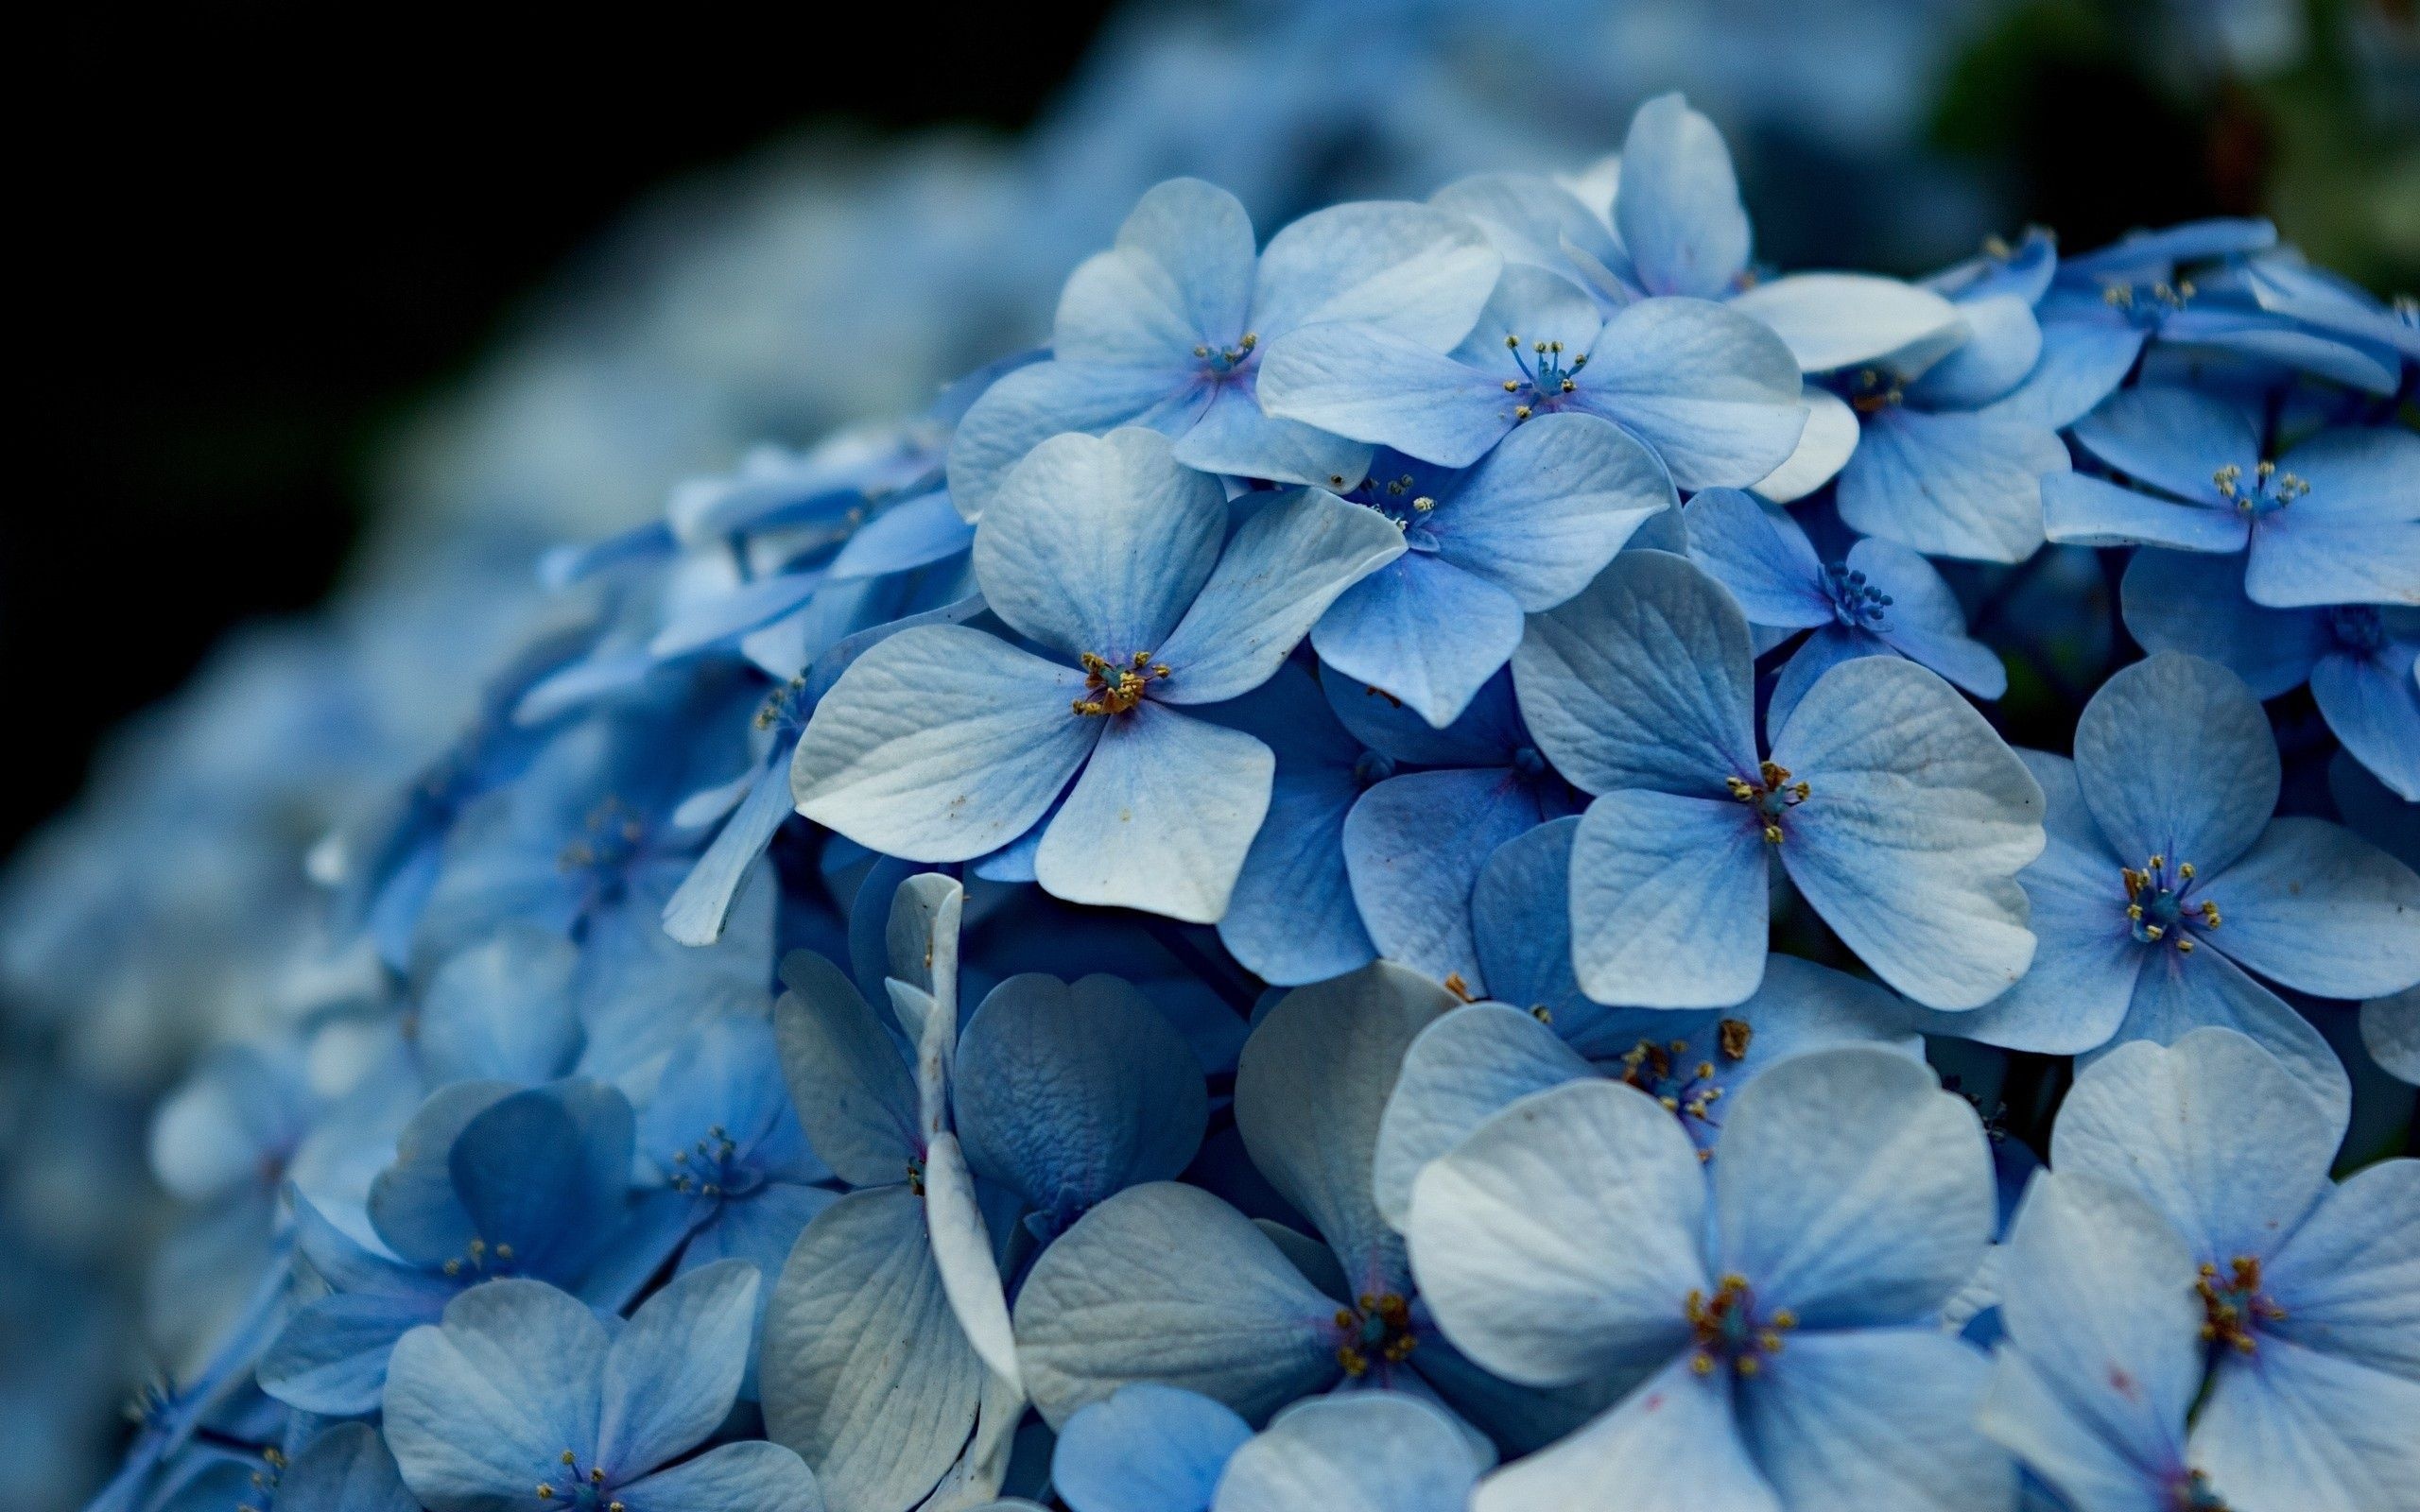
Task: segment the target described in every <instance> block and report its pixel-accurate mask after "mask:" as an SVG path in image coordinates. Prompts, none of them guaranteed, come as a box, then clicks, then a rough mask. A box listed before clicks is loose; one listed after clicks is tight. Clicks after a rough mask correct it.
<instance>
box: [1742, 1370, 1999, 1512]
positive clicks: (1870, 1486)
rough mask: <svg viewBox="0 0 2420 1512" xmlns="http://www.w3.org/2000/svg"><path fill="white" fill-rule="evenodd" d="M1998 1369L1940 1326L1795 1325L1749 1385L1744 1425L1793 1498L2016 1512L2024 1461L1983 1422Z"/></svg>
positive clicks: (1874, 1506)
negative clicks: (1980, 1412) (2018, 1463)
mask: <svg viewBox="0 0 2420 1512" xmlns="http://www.w3.org/2000/svg"><path fill="white" fill-rule="evenodd" d="M1990 1374H1991V1362H1990V1360H1989V1359H1987V1358H1986V1357H1985V1356H1984V1354H1983V1352H1982V1351H1981V1350H1979V1349H1976V1348H1975V1347H1974V1346H1973V1345H1971V1344H1968V1343H1967V1342H1966V1341H1965V1340H1963V1339H1961V1338H1959V1337H1957V1336H1956V1335H1954V1334H1949V1333H1944V1332H1941V1331H1940V1330H1938V1329H1934V1328H1912V1329H1871V1330H1858V1331H1855V1332H1844V1333H1808V1334H1794V1335H1791V1336H1790V1337H1789V1340H1788V1342H1787V1344H1786V1345H1785V1347H1784V1349H1783V1350H1782V1353H1781V1356H1780V1358H1778V1359H1776V1360H1774V1361H1773V1362H1772V1366H1771V1368H1769V1369H1768V1370H1766V1371H1764V1372H1763V1373H1762V1374H1759V1375H1758V1376H1757V1377H1756V1378H1755V1380H1753V1381H1749V1382H1746V1383H1742V1384H1741V1386H1740V1387H1739V1398H1738V1400H1739V1417H1740V1425H1739V1426H1740V1432H1741V1434H1742V1435H1743V1436H1744V1437H1745V1438H1746V1439H1747V1441H1748V1450H1749V1452H1750V1453H1751V1454H1752V1455H1754V1456H1755V1461H1756V1468H1757V1469H1760V1470H1762V1471H1764V1473H1765V1478H1766V1479H1767V1480H1769V1481H1771V1482H1772V1485H1773V1488H1774V1489H1775V1490H1777V1491H1779V1492H1780V1493H1781V1494H1782V1496H1783V1497H1784V1499H1786V1500H1787V1501H1788V1503H1789V1504H1790V1505H1792V1506H1805V1507H1819V1506H1840V1507H1856V1508H1858V1512H2009V1509H2011V1508H2013V1507H2014V1505H2015V1504H2016V1469H2015V1467H2014V1465H2013V1464H2012V1463H2011V1462H2010V1460H2009V1457H2008V1455H2007V1453H2006V1452H2003V1451H2002V1450H2001V1449H2000V1448H1999V1447H1998V1446H1997V1445H1996V1444H1994V1443H1992V1442H1991V1441H1990V1440H1989V1439H1986V1438H1984V1437H1983V1436H1982V1435H1980V1434H1978V1433H1977V1432H1976V1431H1975V1413H1976V1409H1977V1408H1978V1407H1979V1406H1980V1405H1981V1402H1982V1399H1983V1391H1984V1386H1985V1384H1986V1383H1987V1381H1988V1380H1989V1378H1990Z"/></svg>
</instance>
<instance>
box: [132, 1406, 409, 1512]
mask: <svg viewBox="0 0 2420 1512" xmlns="http://www.w3.org/2000/svg"><path fill="white" fill-rule="evenodd" d="M315 1424H316V1419H314V1418H311V1417H307V1416H297V1417H295V1418H294V1419H293V1421H292V1422H291V1423H290V1424H289V1425H288V1428H287V1432H286V1434H285V1439H286V1447H285V1448H284V1449H279V1448H275V1447H271V1448H268V1449H264V1450H263V1451H261V1452H260V1453H258V1454H256V1455H255V1454H236V1453H229V1452H224V1451H216V1450H214V1451H213V1452H211V1454H210V1457H209V1458H208V1460H207V1461H206V1462H204V1463H202V1464H201V1465H199V1467H198V1468H197V1469H195V1470H194V1471H193V1472H192V1473H191V1474H189V1475H188V1476H186V1477H185V1478H183V1479H182V1481H181V1482H180V1483H179V1484H177V1485H176V1486H175V1487H174V1489H172V1490H169V1491H167V1493H166V1494H165V1495H164V1496H159V1497H156V1498H155V1499H154V1500H153V1501H152V1502H151V1503H149V1504H150V1506H151V1507H152V1508H153V1509H154V1512H247V1509H249V1512H421V1504H420V1502H419V1501H418V1499H416V1498H415V1497H414V1496H413V1495H412V1493H411V1491H410V1490H409V1489H408V1488H407V1487H406V1486H405V1485H404V1480H403V1476H402V1474H401V1472H399V1471H398V1470H397V1469H396V1468H395V1456H394V1455H392V1454H391V1453H389V1452H388V1451H387V1443H386V1440H385V1439H383V1438H381V1437H379V1436H378V1430H376V1429H375V1428H372V1427H371V1426H370V1425H369V1424H368V1423H337V1424H335V1425H333V1426H330V1427H325V1428H317V1429H316V1431H315V1427H314V1425H315ZM175 1473H176V1471H175V1470H173V1469H172V1470H171V1471H170V1472H169V1474H170V1475H171V1476H173V1475H175Z"/></svg>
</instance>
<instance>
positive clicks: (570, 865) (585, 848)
mask: <svg viewBox="0 0 2420 1512" xmlns="http://www.w3.org/2000/svg"><path fill="white" fill-rule="evenodd" d="M585 828H586V831H587V833H585V834H582V835H580V836H579V838H577V839H575V840H573V841H572V842H571V843H570V844H569V845H566V846H564V847H563V849H562V854H561V855H560V856H558V857H556V865H557V866H559V867H561V868H562V869H563V870H565V871H585V870H588V869H589V868H592V867H600V866H604V867H611V866H618V865H620V864H621V863H622V862H623V861H624V860H626V859H628V858H629V856H630V854H631V851H635V850H637V849H638V845H639V842H640V841H641V840H643V839H645V838H647V826H646V825H645V824H644V823H642V822H641V821H640V819H639V816H638V814H637V812H636V811H635V810H633V809H632V808H631V806H630V805H629V804H627V803H624V802H623V801H622V800H621V799H618V798H614V797H608V798H607V799H605V800H604V801H603V802H601V803H599V804H597V805H596V807H595V808H594V809H591V810H590V811H589V814H588V818H587V821H586V825H585Z"/></svg>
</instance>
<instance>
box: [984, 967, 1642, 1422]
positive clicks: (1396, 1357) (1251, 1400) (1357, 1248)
mask: <svg viewBox="0 0 2420 1512" xmlns="http://www.w3.org/2000/svg"><path fill="white" fill-rule="evenodd" d="M1459 1002H1460V1000H1459V999H1457V998H1456V997H1455V996H1454V995H1453V994H1452V993H1450V992H1447V991H1445V990H1444V989H1443V988H1440V987H1438V986H1437V985H1436V984H1435V983H1433V982H1430V981H1427V980H1426V979H1425V978H1422V977H1420V976H1418V975H1416V974H1415V973H1413V972H1410V971H1405V970H1404V969H1403V968H1401V967H1398V966H1394V965H1392V964H1391V963H1388V962H1383V961H1382V962H1379V963H1377V964H1376V965H1374V966H1371V967H1369V968H1366V969H1365V970H1363V971H1357V972H1356V973H1354V974H1353V975H1351V976H1348V977H1343V978H1340V979H1338V980H1336V981H1333V982H1326V983H1322V984H1320V985H1318V986H1315V987H1308V988H1297V989H1296V990H1295V991H1293V992H1290V993H1288V994H1287V995H1286V996H1285V997H1284V998H1283V999H1281V1000H1280V1001H1279V1003H1278V1004H1277V1005H1276V1006H1275V1007H1273V1008H1271V1010H1270V1012H1269V1015H1268V1016H1267V1017H1266V1018H1265V1019H1263V1020H1262V1021H1261V1022H1260V1025H1259V1026H1258V1027H1257V1028H1256V1029H1255V1030H1254V1031H1253V1038H1252V1040H1250V1041H1248V1042H1247V1043H1246V1045H1245V1047H1244V1055H1243V1060H1242V1064H1241V1065H1240V1066H1239V1067H1238V1069H1237V1071H1236V1127H1237V1129H1238V1130H1240V1131H1241V1133H1242V1136H1243V1142H1244V1144H1245V1146H1246V1148H1247V1149H1249V1151H1250V1152H1251V1156H1252V1161H1253V1165H1254V1166H1255V1167H1256V1168H1257V1169H1258V1170H1259V1172H1260V1173H1261V1174H1262V1175H1263V1176H1264V1177H1266V1178H1267V1180H1268V1182H1269V1184H1270V1185H1271V1186H1272V1187H1274V1188H1275V1189H1276V1191H1277V1193H1278V1194H1281V1195H1282V1196H1283V1198H1284V1200H1285V1201H1286V1202H1287V1203H1288V1204H1290V1205H1291V1207H1292V1208H1293V1209H1294V1210H1295V1211H1299V1212H1301V1213H1302V1214H1303V1215H1304V1217H1305V1218H1306V1219H1307V1220H1308V1221H1309V1223H1310V1226H1311V1227H1312V1229H1314V1230H1315V1231H1316V1232H1317V1235H1318V1237H1317V1238H1312V1237H1309V1236H1306V1235H1304V1234H1302V1233H1299V1232H1296V1231H1295V1230H1293V1229H1288V1228H1285V1227H1283V1226H1281V1225H1277V1224H1274V1223H1270V1224H1256V1223H1255V1222H1253V1220H1252V1219H1249V1218H1246V1217H1245V1216H1244V1215H1243V1214H1242V1213H1241V1212H1239V1211H1236V1209H1235V1208H1233V1207H1231V1206H1229V1205H1228V1204H1227V1203H1225V1202H1223V1201H1221V1200H1220V1199H1219V1198H1218V1197H1217V1196H1214V1195H1212V1194H1210V1193H1208V1192H1206V1191H1203V1190H1201V1188H1199V1187H1193V1186H1185V1185H1179V1184H1177V1183H1173V1182H1163V1183H1156V1184H1150V1185H1145V1186H1138V1187H1134V1188H1132V1189H1131V1190H1129V1191H1127V1192H1124V1193H1121V1194H1118V1195H1116V1196H1115V1197H1112V1198H1110V1199H1109V1200H1108V1201H1107V1202H1104V1203H1102V1204H1101V1205H1100V1206H1099V1207H1098V1208H1095V1209H1094V1210H1093V1211H1092V1212H1091V1213H1089V1214H1088V1215H1086V1216H1085V1217H1084V1218H1083V1219H1082V1220H1081V1221H1080V1222H1079V1223H1077V1224H1076V1225H1075V1226H1074V1227H1073V1228H1072V1229H1068V1231H1067V1232H1066V1233H1065V1234H1064V1235H1063V1236H1062V1237H1061V1238H1060V1239H1059V1240H1058V1242H1057V1243H1055V1244H1053V1245H1052V1246H1050V1247H1049V1248H1047V1249H1046V1250H1044V1251H1043V1253H1042V1256H1041V1258H1040V1259H1039V1260H1038V1261H1037V1262H1036V1263H1035V1264H1034V1266H1033V1268H1032V1270H1031V1271H1030V1272H1029V1273H1028V1275H1027V1277H1026V1281H1025V1285H1024V1289H1023V1290H1022V1291H1021V1292H1020V1294H1019V1295H1018V1297H1017V1301H1016V1314H1015V1321H1016V1336H1017V1351H1018V1360H1019V1363H1020V1365H1021V1366H1022V1367H1023V1370H1024V1375H1025V1382H1026V1384H1027V1386H1028V1388H1029V1391H1030V1392H1031V1394H1032V1396H1033V1401H1034V1405H1035V1406H1036V1407H1038V1408H1039V1409H1041V1412H1042V1415H1043V1417H1045V1419H1046V1420H1047V1421H1049V1422H1050V1423H1052V1424H1053V1425H1054V1426H1059V1425H1064V1424H1066V1423H1067V1422H1068V1420H1069V1419H1070V1417H1072V1416H1073V1415H1074V1414H1075V1413H1076V1412H1077V1411H1078V1410H1079V1409H1080V1408H1083V1407H1085V1406H1087V1405H1089V1404H1090V1403H1092V1402H1095V1401H1099V1400H1104V1399H1106V1398H1108V1397H1109V1396H1110V1395H1111V1394H1112V1393H1113V1392H1115V1391H1116V1390H1117V1388H1119V1387H1120V1386H1123V1385H1129V1384H1132V1383H1138V1382H1158V1383H1165V1384H1168V1385H1175V1386H1182V1387H1184V1388H1185V1389H1187V1390H1190V1391H1196V1392H1199V1393H1201V1394H1202V1395H1204V1396H1207V1397H1209V1398H1211V1399H1213V1400H1217V1401H1219V1402H1223V1403H1224V1404H1225V1405H1227V1406H1228V1407H1229V1408H1231V1409H1233V1410H1234V1411H1236V1413H1239V1414H1241V1415H1242V1416H1243V1417H1245V1418H1246V1419H1247V1420H1248V1421H1252V1422H1265V1421H1267V1420H1268V1419H1269V1417H1270V1416H1271V1414H1272V1413H1274V1412H1275V1411H1276V1410H1277V1409H1278V1408H1280V1407H1282V1406H1284V1405H1286V1404H1287V1403H1288V1402H1291V1401H1294V1400H1299V1399H1301V1398H1303V1397H1305V1396H1309V1395H1312V1394H1315V1393H1319V1392H1323V1391H1327V1390H1331V1389H1335V1388H1338V1387H1340V1386H1381V1387H1386V1388H1390V1389H1394V1390H1405V1391H1413V1392H1421V1393H1427V1392H1434V1393H1437V1394H1440V1395H1442V1396H1443V1398H1444V1399H1445V1400H1448V1401H1450V1402H1451V1403H1452V1404H1453V1405H1454V1406H1455V1407H1456V1408H1457V1409H1458V1410H1460V1411H1461V1412H1462V1413H1463V1414H1464V1415H1466V1416H1467V1417H1470V1418H1471V1419H1472V1420H1473V1421H1475V1422H1478V1424H1479V1425H1480V1426H1481V1427H1483V1428H1485V1429H1487V1430H1489V1431H1491V1432H1492V1433H1494V1434H1495V1435H1497V1436H1498V1437H1500V1438H1501V1439H1503V1440H1504V1441H1505V1442H1507V1443H1508V1444H1511V1445H1513V1446H1514V1447H1522V1448H1527V1447H1534V1446H1535V1445H1537V1444H1540V1443H1543V1442H1545V1441H1546V1440H1547V1439H1548V1438H1551V1437H1552V1436H1554V1435H1555V1434H1557V1433H1559V1432H1562V1431H1563V1430H1564V1428H1567V1427H1569V1426H1570V1425H1571V1424H1572V1423H1575V1422H1577V1421H1578V1420H1579V1419H1580V1418H1581V1417H1584V1416H1585V1414H1586V1413H1587V1412H1588V1411H1590V1410H1593V1407H1594V1406H1595V1405H1597V1404H1599V1402H1598V1400H1592V1399H1590V1398H1589V1397H1588V1396H1587V1395H1586V1394H1585V1393H1574V1394H1568V1396H1567V1398H1566V1399H1558V1398H1556V1397H1553V1396H1551V1395H1547V1394H1540V1393H1534V1392H1524V1391H1519V1390H1514V1389H1513V1388H1509V1387H1507V1386H1506V1385H1505V1384H1504V1383H1502V1382H1498V1381H1494V1380H1492V1379H1491V1378H1490V1377H1488V1375H1487V1374H1486V1373H1485V1372H1484V1371H1482V1370H1479V1369H1478V1368H1476V1367H1475V1366H1472V1365H1471V1364H1470V1362H1468V1361H1467V1360H1465V1359H1463V1358H1461V1355H1459V1354H1458V1353H1457V1352H1456V1351H1455V1350H1454V1349H1453V1348H1452V1347H1451V1346H1450V1345H1447V1344H1445V1343H1444V1342H1443V1340H1442V1339H1440V1338H1439V1337H1438V1336H1437V1333H1436V1330H1435V1325H1434V1324H1433V1323H1432V1322H1431V1321H1430V1319H1429V1317H1428V1314H1427V1309H1426V1306H1425V1305H1424V1304H1423V1303H1422V1302H1421V1300H1420V1297H1419V1294H1418V1292H1417V1290H1416V1289H1414V1288H1413V1286H1412V1284H1411V1276H1410V1272H1409V1268H1408V1267H1407V1265H1406V1263H1405V1259H1404V1249H1403V1240H1402V1239H1401V1238H1400V1237H1399V1236H1398V1235H1397V1234H1396V1233H1395V1232H1394V1231H1393V1230H1392V1229H1391V1228H1389V1227H1388V1225H1387V1223H1386V1220H1385V1219H1384V1218H1383V1217H1382V1216H1381V1215H1380V1214H1379V1212H1378V1211H1377V1209H1376V1207H1375V1205H1374V1202H1373V1200H1372V1193H1371V1172H1372V1162H1373V1160H1374V1150H1375V1147H1376V1142H1377V1133H1378V1124H1379V1120H1380V1118H1381V1116H1382V1114H1383V1112H1384V1109H1385V1106H1386V1099H1387V1094H1388V1092H1389V1091H1390V1090H1391V1089H1392V1086H1393V1084H1394V1079H1395V1074H1396V1071H1397V1069H1398V1067H1399V1066H1400V1065H1401V1063H1402V1059H1403V1055H1404V1051H1405V1049H1406V1048H1407V1047H1408V1046H1409V1044H1410V1042H1411V1040H1413V1039H1414V1038H1415V1037H1417V1035H1418V1034H1419V1032H1420V1030H1421V1029H1423V1028H1425V1027H1426V1025H1427V1024H1428V1023H1430V1022H1434V1021H1435V1020H1436V1019H1437V1018H1439V1017H1440V1016H1441V1015H1443V1013H1445V1012H1446V1011H1447V1010H1448V1009H1449V1008H1451V1007H1453V1006H1455V1005H1457V1004H1458V1003H1459Z"/></svg>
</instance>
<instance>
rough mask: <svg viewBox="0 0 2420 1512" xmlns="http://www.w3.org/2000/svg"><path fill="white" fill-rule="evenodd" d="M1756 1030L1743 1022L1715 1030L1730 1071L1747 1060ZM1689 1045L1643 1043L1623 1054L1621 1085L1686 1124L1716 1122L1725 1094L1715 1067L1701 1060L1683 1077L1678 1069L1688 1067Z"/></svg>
mask: <svg viewBox="0 0 2420 1512" xmlns="http://www.w3.org/2000/svg"><path fill="white" fill-rule="evenodd" d="M1754 1037H1755V1028H1754V1027H1753V1026H1751V1025H1750V1024H1749V1022H1747V1021H1746V1020H1745V1019H1724V1020H1723V1021H1721V1022H1720V1023H1718V1024H1716V1025H1715V1054H1716V1056H1717V1057H1720V1059H1721V1061H1722V1062H1723V1063H1724V1064H1726V1065H1732V1064H1737V1062H1739V1061H1741V1060H1743V1059H1745V1058H1747V1055H1748V1042H1749V1040H1751V1039H1753V1038H1754ZM1688 1051H1689V1042H1688V1041H1687V1040H1665V1041H1662V1042H1660V1043H1659V1042H1658V1041H1656V1040H1640V1041H1639V1042H1638V1043H1636V1044H1634V1045H1633V1046H1631V1047H1630V1049H1629V1050H1627V1051H1625V1052H1623V1054H1622V1058H1621V1072H1620V1079H1621V1081H1622V1082H1624V1083H1625V1084H1627V1085H1629V1086H1632V1087H1635V1088H1637V1089H1638V1090H1639V1091H1643V1092H1645V1093H1646V1094H1647V1095H1648V1096H1650V1097H1652V1098H1654V1099H1655V1100H1656V1102H1658V1103H1660V1104H1662V1105H1663V1108H1664V1110H1665V1111H1666V1112H1668V1113H1673V1114H1676V1115H1678V1116H1680V1117H1682V1118H1693V1119H1696V1120H1697V1121H1698V1122H1699V1123H1701V1124H1712V1123H1713V1122H1714V1105H1715V1104H1717V1103H1719V1102H1720V1101H1721V1100H1722V1088H1721V1085H1720V1083H1718V1082H1717V1081H1716V1080H1715V1079H1714V1077H1715V1062H1714V1061H1712V1060H1700V1061H1698V1062H1697V1063H1696V1065H1695V1066H1694V1067H1691V1068H1690V1071H1689V1074H1686V1075H1682V1074H1679V1073H1678V1071H1677V1070H1676V1069H1675V1068H1677V1067H1680V1066H1683V1065H1685V1064H1687V1062H1685V1061H1684V1060H1683V1059H1682V1058H1681V1057H1684V1056H1685V1055H1687V1054H1688ZM1712 1154H1713V1152H1712V1151H1711V1150H1700V1151H1699V1152H1698V1159H1699V1160H1705V1159H1707V1158H1708V1157H1709V1156H1711V1155H1712Z"/></svg>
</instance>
